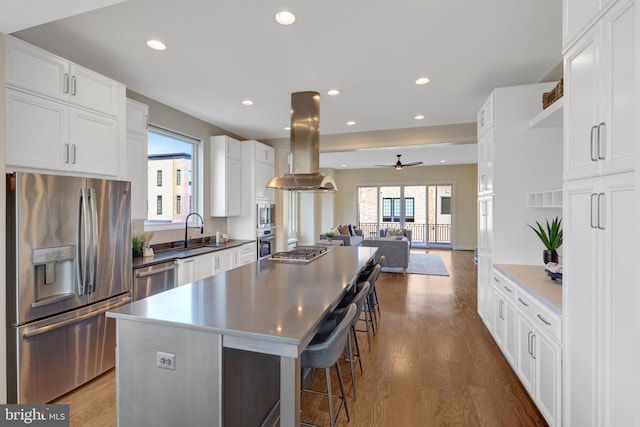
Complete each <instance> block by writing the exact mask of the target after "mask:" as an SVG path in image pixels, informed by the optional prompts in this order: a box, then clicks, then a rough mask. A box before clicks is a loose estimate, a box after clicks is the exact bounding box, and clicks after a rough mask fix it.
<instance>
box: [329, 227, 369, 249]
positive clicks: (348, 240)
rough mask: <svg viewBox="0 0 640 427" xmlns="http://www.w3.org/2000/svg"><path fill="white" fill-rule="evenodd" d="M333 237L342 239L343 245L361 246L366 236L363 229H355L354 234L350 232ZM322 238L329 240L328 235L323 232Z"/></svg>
mask: <svg viewBox="0 0 640 427" xmlns="http://www.w3.org/2000/svg"><path fill="white" fill-rule="evenodd" d="M332 239H333V240H340V241H342V245H343V246H360V244H361V243H362V241H363V240H364V237H363V235H362V230H353V236H352V235H350V234H338V235H336V236H334V237H333V238H332ZM320 240H327V236H325V235H324V234H321V235H320Z"/></svg>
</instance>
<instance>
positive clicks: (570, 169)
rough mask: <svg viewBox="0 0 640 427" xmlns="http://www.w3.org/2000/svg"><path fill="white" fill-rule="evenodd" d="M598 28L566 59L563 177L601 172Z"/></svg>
mask: <svg viewBox="0 0 640 427" xmlns="http://www.w3.org/2000/svg"><path fill="white" fill-rule="evenodd" d="M597 45H598V41H597V37H596V31H595V30H593V31H591V32H590V33H588V34H587V35H586V36H584V37H583V38H582V40H581V42H580V44H578V45H576V46H574V47H573V48H572V49H571V51H569V52H568V53H567V54H566V55H565V59H564V70H565V72H564V75H565V79H564V98H565V113H564V141H565V142H564V165H565V166H564V179H565V180H566V179H575V178H581V177H589V176H596V175H597V174H598V153H597V133H598V124H599V123H600V121H599V120H598V117H597V113H596V103H597V102H599V101H600V100H599V96H598V93H599V87H600V82H599V80H598V73H597V66H598V60H599V57H598V46H597Z"/></svg>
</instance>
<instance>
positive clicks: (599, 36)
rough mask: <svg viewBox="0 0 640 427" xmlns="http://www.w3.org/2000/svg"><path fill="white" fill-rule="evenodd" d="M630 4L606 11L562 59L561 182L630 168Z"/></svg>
mask: <svg viewBox="0 0 640 427" xmlns="http://www.w3.org/2000/svg"><path fill="white" fill-rule="evenodd" d="M633 5H634V4H633V3H629V2H622V3H620V4H619V5H616V7H614V8H612V9H611V10H609V12H608V13H607V14H606V15H605V16H604V17H603V19H602V20H601V21H600V22H599V23H598V24H597V25H595V26H594V27H593V28H591V30H590V31H589V32H587V33H586V34H585V35H584V37H582V38H581V39H580V40H579V41H578V42H577V43H576V44H574V45H573V46H572V48H571V49H570V50H569V51H567V53H566V55H565V60H564V61H565V83H564V84H565V97H566V101H565V102H566V103H567V104H568V106H569V108H568V113H566V114H565V144H564V147H565V153H564V160H565V167H564V178H565V179H577V178H585V177H591V176H597V175H600V174H610V173H617V172H624V171H629V170H632V169H633V167H634V143H635V142H634V138H633V128H634V115H635V107H634V98H633V94H634V92H635V77H634V69H635V68H634V58H635V43H634V38H635V35H634V34H635V19H634V7H633Z"/></svg>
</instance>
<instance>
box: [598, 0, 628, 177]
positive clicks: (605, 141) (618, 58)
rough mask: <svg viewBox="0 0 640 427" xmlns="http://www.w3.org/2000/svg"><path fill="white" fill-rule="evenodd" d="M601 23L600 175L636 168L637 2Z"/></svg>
mask: <svg viewBox="0 0 640 427" xmlns="http://www.w3.org/2000/svg"><path fill="white" fill-rule="evenodd" d="M623 3H625V4H623V6H624V7H616V8H614V9H612V10H611V11H610V12H608V13H607V15H606V16H605V18H604V19H603V22H602V40H601V43H600V46H601V53H600V55H601V58H602V64H601V67H600V70H601V72H602V82H603V97H604V99H605V100H606V102H605V103H603V110H604V111H602V113H601V116H602V122H603V123H604V125H603V126H604V127H605V129H604V130H602V132H601V133H602V135H601V137H600V141H599V144H598V159H599V163H600V172H601V173H603V174H608V173H614V172H621V171H630V170H633V167H634V151H635V150H634V145H635V140H634V137H633V135H634V126H635V116H636V114H635V105H636V98H635V97H634V96H633V94H634V93H635V79H636V72H635V50H636V49H635V7H634V5H635V2H623Z"/></svg>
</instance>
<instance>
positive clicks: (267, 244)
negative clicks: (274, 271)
mask: <svg viewBox="0 0 640 427" xmlns="http://www.w3.org/2000/svg"><path fill="white" fill-rule="evenodd" d="M275 251H276V236H275V234H274V233H273V230H258V259H262V258H268V257H270V256H271V255H273V254H274V253H275Z"/></svg>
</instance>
